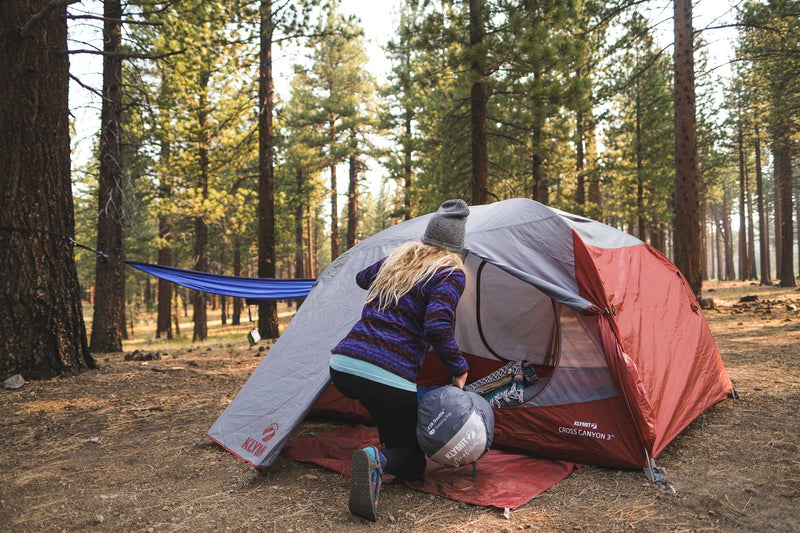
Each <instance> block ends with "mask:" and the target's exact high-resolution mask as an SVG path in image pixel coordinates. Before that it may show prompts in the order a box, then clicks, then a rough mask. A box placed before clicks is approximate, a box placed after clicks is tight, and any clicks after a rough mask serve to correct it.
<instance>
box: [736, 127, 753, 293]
mask: <svg viewBox="0 0 800 533" xmlns="http://www.w3.org/2000/svg"><path fill="white" fill-rule="evenodd" d="M737 146H738V151H739V279H740V280H742V281H744V280H748V279H750V272H749V270H750V269H749V265H750V261H749V260H748V257H747V205H746V202H745V189H746V186H745V179H744V165H745V163H744V140H743V135H742V131H741V130H739V135H738V144H737Z"/></svg>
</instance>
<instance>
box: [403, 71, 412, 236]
mask: <svg viewBox="0 0 800 533" xmlns="http://www.w3.org/2000/svg"><path fill="white" fill-rule="evenodd" d="M409 68H410V66H409ZM404 90H405V93H406V94H408V91H410V90H411V88H410V87H408V88H406V89H404ZM413 118H414V109H413V108H412V107H411V106H408V107H406V109H405V115H404V117H403V129H404V135H403V181H404V183H403V220H411V219H412V218H414V169H413V167H412V161H413V157H414V147H413V144H412V143H413V139H412V138H411V121H412V120H413Z"/></svg>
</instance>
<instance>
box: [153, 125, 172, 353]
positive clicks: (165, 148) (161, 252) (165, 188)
mask: <svg viewBox="0 0 800 533" xmlns="http://www.w3.org/2000/svg"><path fill="white" fill-rule="evenodd" d="M169 158H170V145H169V141H168V140H166V139H165V140H162V144H161V163H162V166H163V168H165V169H166V168H169ZM160 178H161V179H160V184H159V187H158V197H159V199H160V200H161V202H162V204H166V203H167V202H169V201H170V197H171V196H172V192H171V190H170V186H169V183H168V179H169V178H168V177H167V176H166V172H164V173H163V174H162V175H161V176H160ZM158 237H159V240H160V242H161V246H159V248H158V264H159V265H164V266H171V265H172V247H171V246H170V244H169V241H170V239H171V238H172V226H171V225H170V223H169V221H168V220H167V217H166V215H165V214H164V213H163V212H162V213H160V214H159V216H158ZM171 304H172V283H170V282H169V281H167V280H164V279H159V280H158V313H157V316H156V338H157V339H160V338H161V335H162V334H163V335H165V336H166V338H167V339H169V340H172V319H171V317H170V314H171V313H170V311H171Z"/></svg>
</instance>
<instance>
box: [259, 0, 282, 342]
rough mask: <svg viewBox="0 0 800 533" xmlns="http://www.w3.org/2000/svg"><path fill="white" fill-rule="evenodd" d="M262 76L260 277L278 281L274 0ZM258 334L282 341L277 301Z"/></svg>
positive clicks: (265, 14) (267, 7)
mask: <svg viewBox="0 0 800 533" xmlns="http://www.w3.org/2000/svg"><path fill="white" fill-rule="evenodd" d="M260 15H261V18H260V48H259V76H258V103H259V106H258V108H259V110H260V113H259V115H258V167H259V172H258V276H259V277H261V278H274V277H275V176H274V150H275V147H274V136H273V128H272V112H273V107H274V87H273V79H272V34H273V31H274V29H275V25H274V22H273V20H272V0H261V10H260ZM258 330H259V333H260V334H261V336H262V337H263V338H266V339H276V338H277V337H278V306H277V303H276V302H275V300H266V301H262V302H261V303H259V305H258Z"/></svg>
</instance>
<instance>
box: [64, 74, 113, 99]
mask: <svg viewBox="0 0 800 533" xmlns="http://www.w3.org/2000/svg"><path fill="white" fill-rule="evenodd" d="M69 77H70V79H71V80H72V81H74V82H75V83H77V84H78V85H80V86H81V87H83V88H84V89H86V90H87V91H89V92H91V93H94V94H96V95H97V96H99V97H100V98H102V99H103V100H107V98H106V97H105V96H103V93H101V92H100V91H98V90H97V89H95V88H94V87H90V86H88V85H86V84H85V83H83V82H82V81H81V80H80V79H78V77H77V76H76V75H75V74H72V73H70V75H69Z"/></svg>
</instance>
